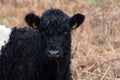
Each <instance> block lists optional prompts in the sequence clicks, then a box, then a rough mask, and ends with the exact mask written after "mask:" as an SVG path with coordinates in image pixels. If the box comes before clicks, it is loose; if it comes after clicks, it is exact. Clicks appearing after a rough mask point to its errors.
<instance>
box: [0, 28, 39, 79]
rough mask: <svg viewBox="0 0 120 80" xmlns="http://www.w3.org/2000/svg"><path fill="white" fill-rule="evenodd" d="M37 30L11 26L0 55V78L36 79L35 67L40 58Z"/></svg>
mask: <svg viewBox="0 0 120 80" xmlns="http://www.w3.org/2000/svg"><path fill="white" fill-rule="evenodd" d="M40 41H41V40H40V34H39V32H38V30H35V29H28V28H19V29H18V28H13V29H12V33H11V35H10V39H9V42H8V43H7V44H6V45H5V46H4V47H3V48H2V51H1V52H2V55H1V56H0V80H37V79H36V77H35V76H36V73H35V67H36V66H37V63H38V62H39V58H40V56H41V55H40V54H39V53H41V52H40Z"/></svg>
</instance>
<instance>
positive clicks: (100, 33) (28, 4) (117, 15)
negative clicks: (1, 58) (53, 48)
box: [0, 0, 120, 80]
mask: <svg viewBox="0 0 120 80" xmlns="http://www.w3.org/2000/svg"><path fill="white" fill-rule="evenodd" d="M87 1H88V0H85V1H83V0H54V1H53V0H0V24H5V25H8V26H13V25H14V26H26V24H25V22H24V16H25V14H27V13H29V12H34V13H36V14H38V15H41V14H42V13H43V12H44V11H45V10H47V9H50V8H51V7H52V8H59V9H61V10H63V11H64V12H66V13H67V14H68V15H70V16H72V15H73V14H74V13H77V12H80V13H83V14H85V15H86V20H85V22H84V24H82V26H81V27H79V28H78V29H76V30H74V31H73V32H72V64H71V68H72V74H73V76H72V77H73V80H120V3H118V2H117V0H116V1H114V0H110V2H103V3H101V4H99V5H93V4H92V3H90V2H87ZM118 1H119V0H118Z"/></svg>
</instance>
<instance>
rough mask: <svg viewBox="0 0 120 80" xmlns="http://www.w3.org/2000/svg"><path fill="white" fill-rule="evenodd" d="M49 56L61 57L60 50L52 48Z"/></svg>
mask: <svg viewBox="0 0 120 80" xmlns="http://www.w3.org/2000/svg"><path fill="white" fill-rule="evenodd" d="M48 56H49V57H59V51H58V50H56V51H55V50H50V51H48Z"/></svg>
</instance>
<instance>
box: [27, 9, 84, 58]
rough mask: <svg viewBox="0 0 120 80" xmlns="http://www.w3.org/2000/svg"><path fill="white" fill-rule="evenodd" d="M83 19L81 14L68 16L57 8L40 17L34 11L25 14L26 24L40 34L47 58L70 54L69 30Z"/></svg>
mask: <svg viewBox="0 0 120 80" xmlns="http://www.w3.org/2000/svg"><path fill="white" fill-rule="evenodd" d="M84 19H85V16H84V15H82V14H75V15H73V16H72V17H69V16H68V15H66V14H65V13H63V12H62V11H61V10H59V9H51V10H47V11H46V12H45V13H43V15H42V16H41V17H39V16H37V15H35V14H34V13H29V14H27V15H26V16H25V21H26V22H27V24H28V25H29V26H31V27H33V28H35V29H38V30H39V31H40V33H41V34H42V37H41V38H42V43H43V44H44V48H43V49H44V51H45V53H46V54H47V56H48V57H49V58H59V57H64V55H68V54H70V47H71V30H72V29H75V28H77V27H78V26H79V25H81V24H82V23H83V22H84Z"/></svg>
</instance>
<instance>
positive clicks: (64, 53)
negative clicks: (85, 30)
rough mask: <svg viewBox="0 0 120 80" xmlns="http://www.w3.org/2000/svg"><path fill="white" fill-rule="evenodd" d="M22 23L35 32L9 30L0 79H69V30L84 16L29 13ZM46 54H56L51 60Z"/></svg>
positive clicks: (0, 58) (51, 11) (54, 10)
mask: <svg viewBox="0 0 120 80" xmlns="http://www.w3.org/2000/svg"><path fill="white" fill-rule="evenodd" d="M25 20H26V22H27V23H28V25H30V26H31V27H33V28H35V29H31V28H29V29H28V28H19V29H18V28H13V29H12V33H11V35H10V39H9V42H8V43H7V44H6V45H5V46H4V47H3V48H2V55H1V56H0V80H72V78H71V72H70V63H71V61H70V59H71V30H72V28H73V27H74V28H76V27H78V26H79V25H80V24H82V23H83V21H84V15H82V14H76V15H74V16H73V17H69V16H68V15H66V14H65V13H63V12H62V11H61V10H59V9H51V10H47V11H46V12H45V13H43V15H42V16H41V17H38V16H36V15H35V14H33V13H29V14H27V15H26V17H25ZM36 27H37V28H36ZM49 51H58V54H57V56H54V57H51V56H50V55H49V54H48V53H49Z"/></svg>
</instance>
